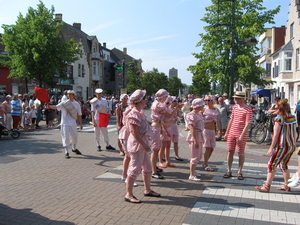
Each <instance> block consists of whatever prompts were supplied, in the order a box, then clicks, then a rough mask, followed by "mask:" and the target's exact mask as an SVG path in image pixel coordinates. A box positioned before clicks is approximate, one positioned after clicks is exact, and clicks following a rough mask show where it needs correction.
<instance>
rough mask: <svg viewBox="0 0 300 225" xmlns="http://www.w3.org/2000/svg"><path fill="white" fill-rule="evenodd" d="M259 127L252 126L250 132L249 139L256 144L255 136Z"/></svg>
mask: <svg viewBox="0 0 300 225" xmlns="http://www.w3.org/2000/svg"><path fill="white" fill-rule="evenodd" d="M257 126H258V124H251V127H250V131H249V139H250V141H252V142H254V143H255V139H254V134H255V131H256V130H257Z"/></svg>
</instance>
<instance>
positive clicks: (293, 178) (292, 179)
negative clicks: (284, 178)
mask: <svg viewBox="0 0 300 225" xmlns="http://www.w3.org/2000/svg"><path fill="white" fill-rule="evenodd" d="M297 177H298V173H297V172H296V173H294V175H293V176H292V177H291V178H290V179H288V182H293V181H294V180H295V179H296V178H297Z"/></svg>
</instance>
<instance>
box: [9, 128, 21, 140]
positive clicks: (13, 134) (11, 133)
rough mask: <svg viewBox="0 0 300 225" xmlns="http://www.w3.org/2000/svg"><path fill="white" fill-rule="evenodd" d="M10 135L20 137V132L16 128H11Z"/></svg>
mask: <svg viewBox="0 0 300 225" xmlns="http://www.w3.org/2000/svg"><path fill="white" fill-rule="evenodd" d="M10 136H12V138H14V139H17V138H18V137H20V132H19V131H17V130H12V131H11V132H10Z"/></svg>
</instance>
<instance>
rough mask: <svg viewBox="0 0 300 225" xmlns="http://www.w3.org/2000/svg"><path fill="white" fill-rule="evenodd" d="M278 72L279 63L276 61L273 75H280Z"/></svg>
mask: <svg viewBox="0 0 300 225" xmlns="http://www.w3.org/2000/svg"><path fill="white" fill-rule="evenodd" d="M278 73H279V68H278V64H277V63H276V62H275V63H274V73H273V77H274V78H275V77H278Z"/></svg>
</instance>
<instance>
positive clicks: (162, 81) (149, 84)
mask: <svg viewBox="0 0 300 225" xmlns="http://www.w3.org/2000/svg"><path fill="white" fill-rule="evenodd" d="M167 87H168V77H167V76H166V75H165V74H164V73H160V72H159V71H158V69H156V68H153V70H151V71H147V72H146V73H145V74H144V76H143V78H142V88H143V89H145V90H146V91H147V95H152V94H155V93H156V92H157V91H158V90H159V89H162V88H164V89H166V88H167Z"/></svg>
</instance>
